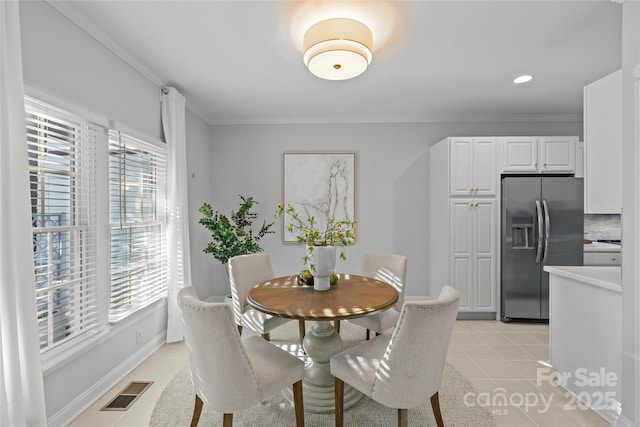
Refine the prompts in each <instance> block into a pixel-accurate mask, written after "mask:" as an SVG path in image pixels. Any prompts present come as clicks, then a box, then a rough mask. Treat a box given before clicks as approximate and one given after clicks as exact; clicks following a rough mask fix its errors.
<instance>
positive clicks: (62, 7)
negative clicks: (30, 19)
mask: <svg viewBox="0 0 640 427" xmlns="http://www.w3.org/2000/svg"><path fill="white" fill-rule="evenodd" d="M46 1H47V3H49V4H50V5H51V6H52V7H53V8H55V9H56V10H57V11H58V12H60V13H61V14H62V15H64V16H65V17H67V18H68V19H69V20H70V21H71V22H73V23H74V24H76V25H77V26H78V27H80V28H81V29H82V30H83V31H84V32H86V33H87V34H89V35H90V36H91V37H93V38H94V39H95V40H96V41H98V43H100V44H101V45H103V46H104V47H105V48H107V49H108V50H109V51H111V52H112V53H114V54H115V55H116V56H118V57H119V58H120V59H122V60H123V61H124V62H125V63H126V64H128V65H129V66H130V67H131V68H133V69H134V70H136V71H137V72H138V73H140V74H141V75H142V76H143V77H145V78H146V79H147V80H149V81H150V82H151V83H153V84H154V85H156V86H158V89H161V88H163V87H167V86H174V85H172V84H171V83H169V82H167V81H165V80H164V79H163V78H161V77H160V76H159V75H158V74H156V73H155V72H153V71H151V70H150V69H149V68H148V67H146V66H144V65H143V64H142V63H140V61H138V60H136V59H135V58H134V57H133V56H131V55H129V53H128V52H127V51H126V50H125V49H124V48H123V47H122V46H120V45H119V44H118V43H116V42H115V41H114V40H113V39H112V38H111V37H109V35H107V34H106V33H105V32H104V31H101V30H99V29H97V28H96V27H95V26H94V25H93V24H92V23H91V22H90V21H89V20H88V19H87V17H86V16H84V15H83V14H82V13H80V12H78V10H77V9H76V8H75V7H73V5H72V4H71V3H70V2H66V1H56V0H46ZM176 89H178V91H180V89H179V88H176ZM185 101H186V102H185V103H186V109H187V110H189V111H191V112H192V113H193V114H194V115H196V116H197V117H198V118H199V119H200V120H202V121H203V122H205V123H206V124H208V125H211V123H210V120H209V118H208V117H207V116H206V114H204V113H203V112H202V109H201V108H200V107H199V106H197V105H195V104H194V103H193V102H191V101H189V100H188V99H187V100H185Z"/></svg>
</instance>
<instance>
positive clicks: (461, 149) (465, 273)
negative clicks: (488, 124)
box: [429, 137, 501, 319]
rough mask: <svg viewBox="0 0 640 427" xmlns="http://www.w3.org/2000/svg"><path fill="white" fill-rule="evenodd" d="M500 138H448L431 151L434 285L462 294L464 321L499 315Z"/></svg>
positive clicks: (435, 290) (431, 270)
mask: <svg viewBox="0 0 640 427" xmlns="http://www.w3.org/2000/svg"><path fill="white" fill-rule="evenodd" d="M497 141H498V138H493V137H488V138H487V137H483V138H476V137H468V138H447V139H444V140H442V141H440V142H438V143H436V144H434V145H433V146H431V148H430V150H429V284H430V293H431V294H432V295H437V294H438V293H439V292H440V289H441V288H442V286H444V285H445V284H449V285H451V286H453V287H455V288H456V289H457V290H458V291H459V292H460V306H459V309H458V311H459V317H462V318H480V319H495V318H496V312H497V296H496V295H497V293H496V292H497V289H498V286H497V284H498V279H497V251H496V247H497V242H498V240H497V239H498V228H497V221H498V215H497V210H496V209H497V204H496V195H497V194H498V191H497V189H498V183H499V176H500V166H499V154H500V152H501V151H500V149H499V145H498V142H497Z"/></svg>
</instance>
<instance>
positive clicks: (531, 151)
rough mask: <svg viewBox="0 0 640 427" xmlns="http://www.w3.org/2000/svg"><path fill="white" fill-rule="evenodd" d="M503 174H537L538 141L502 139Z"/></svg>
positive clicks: (514, 138) (518, 138) (521, 137)
mask: <svg viewBox="0 0 640 427" xmlns="http://www.w3.org/2000/svg"><path fill="white" fill-rule="evenodd" d="M502 151H503V166H502V171H503V172H531V173H535V172H538V139H537V138H529V137H524V136H519V137H510V138H503V140H502Z"/></svg>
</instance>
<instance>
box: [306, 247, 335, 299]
mask: <svg viewBox="0 0 640 427" xmlns="http://www.w3.org/2000/svg"><path fill="white" fill-rule="evenodd" d="M337 249H338V248H337V246H314V247H313V253H312V254H311V259H310V260H309V261H308V264H309V265H307V268H308V269H309V271H311V274H312V275H313V289H315V290H316V291H328V290H329V289H330V288H331V273H333V272H334V271H335V268H336V260H337V253H338V252H337ZM307 253H309V252H308V248H307ZM311 264H313V265H314V266H315V271H314V269H312V268H311Z"/></svg>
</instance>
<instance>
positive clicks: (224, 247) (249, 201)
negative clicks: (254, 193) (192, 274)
mask: <svg viewBox="0 0 640 427" xmlns="http://www.w3.org/2000/svg"><path fill="white" fill-rule="evenodd" d="M239 197H240V199H241V200H242V203H240V207H239V208H238V210H237V211H236V212H234V211H231V215H230V216H229V217H227V216H226V215H224V214H221V213H220V212H218V211H215V212H214V211H213V208H212V207H211V205H210V204H209V203H203V204H202V206H201V207H200V209H199V211H200V213H201V214H202V215H203V217H202V218H200V221H199V222H200V224H202V225H203V226H204V227H205V228H206V229H207V230H209V231H210V232H211V237H212V239H213V240H212V241H211V242H209V244H208V245H207V247H206V248H204V250H203V252H205V253H208V254H211V255H213V257H214V258H215V259H217V260H218V261H220V262H221V263H222V264H224V265H225V269H226V271H227V275H228V274H229V271H228V264H227V263H228V261H229V259H230V258H233V257H234V256H236V255H246V254H252V253H256V252H262V247H260V244H259V243H258V242H259V241H260V239H262V238H263V237H264V236H265V235H267V234H271V233H273V231H272V230H271V227H272V226H273V222H271V223H270V224H267V222H266V221H263V222H262V226H261V227H260V229H259V230H257V232H254V230H253V222H254V221H255V220H256V219H257V218H258V214H257V213H255V212H252V208H253V206H254V205H257V204H258V202H257V201H255V200H253V197H247V198H245V197H243V196H239Z"/></svg>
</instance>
